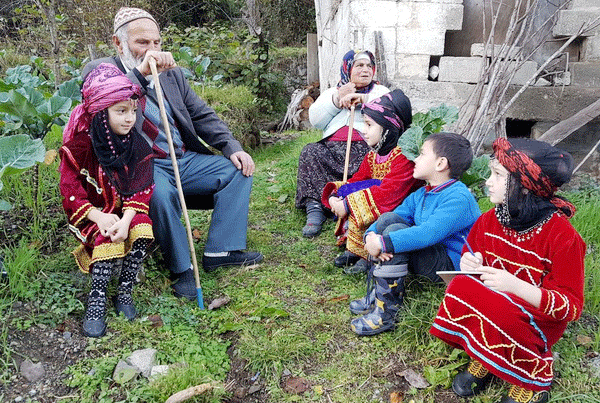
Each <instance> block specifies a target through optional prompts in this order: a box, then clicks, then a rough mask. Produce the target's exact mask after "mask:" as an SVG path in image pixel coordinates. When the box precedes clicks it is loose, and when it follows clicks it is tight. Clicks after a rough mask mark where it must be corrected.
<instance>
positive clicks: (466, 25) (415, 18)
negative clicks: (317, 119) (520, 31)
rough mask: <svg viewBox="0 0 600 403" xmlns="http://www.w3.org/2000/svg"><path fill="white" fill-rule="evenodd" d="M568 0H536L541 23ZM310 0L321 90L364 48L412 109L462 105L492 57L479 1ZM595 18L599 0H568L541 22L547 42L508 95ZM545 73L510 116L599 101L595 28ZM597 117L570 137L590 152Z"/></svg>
mask: <svg viewBox="0 0 600 403" xmlns="http://www.w3.org/2000/svg"><path fill="white" fill-rule="evenodd" d="M511 2H513V4H514V0H507V1H506V2H505V3H507V4H508V5H509V6H510V5H511ZM566 2H567V0H557V1H556V2H548V4H546V2H541V3H540V4H542V5H543V7H547V9H542V10H541V13H540V14H539V18H538V21H537V23H538V24H540V25H541V24H543V22H544V21H545V20H546V18H547V17H548V16H551V15H553V13H554V12H555V10H556V7H557V6H558V5H559V4H562V3H565V4H566ZM315 4H316V7H317V9H316V15H317V36H318V43H319V76H320V81H321V90H324V89H326V88H329V87H331V86H333V85H335V83H337V81H338V80H339V66H340V62H341V60H342V56H343V55H344V53H346V52H347V51H348V50H349V49H369V50H371V51H373V52H374V53H375V55H376V57H377V60H378V69H379V76H378V78H379V80H380V81H381V82H382V83H383V84H385V85H388V86H389V87H390V88H392V89H393V88H401V89H402V90H404V91H405V93H406V94H407V95H408V96H409V97H410V99H411V103H412V105H413V110H414V112H417V111H426V110H428V109H429V108H431V107H433V106H437V105H439V104H441V103H446V104H450V105H455V106H457V107H460V106H461V105H462V104H463V103H464V102H465V101H466V99H467V98H468V96H469V94H470V93H471V91H472V89H473V87H474V85H475V84H474V83H476V82H477V81H478V80H479V72H480V71H481V68H482V66H483V65H484V64H485V63H486V62H487V58H488V57H489V55H485V54H484V52H483V49H484V47H483V42H484V38H483V30H482V28H483V26H482V14H483V11H482V7H483V4H484V2H483V1H481V0H318V1H317V0H315ZM598 16H600V0H572V1H571V2H570V3H569V5H568V8H567V9H564V10H562V11H559V12H558V15H557V20H556V24H555V25H554V27H553V29H552V30H551V29H550V28H545V30H546V32H547V33H548V34H550V36H551V39H552V40H551V41H548V42H546V43H545V44H544V45H543V46H542V47H540V48H539V49H538V50H536V51H535V52H533V55H532V57H531V59H530V60H527V61H525V62H524V63H523V64H522V65H521V67H520V69H519V70H518V72H517V74H516V75H515V76H514V77H513V79H512V81H511V82H512V84H514V85H513V86H511V90H510V94H509V97H510V96H511V95H512V94H514V93H516V91H517V90H518V89H519V88H520V87H521V86H522V85H523V84H524V83H525V82H527V81H528V80H529V79H530V78H532V77H535V74H536V72H537V70H538V68H539V66H540V63H542V62H543V61H544V60H546V58H547V57H548V56H549V55H551V54H552V53H554V52H555V51H556V50H557V49H558V48H559V47H560V46H561V45H562V44H563V43H564V42H565V41H566V40H567V39H568V37H569V36H570V35H572V34H574V33H575V32H577V30H578V29H579V27H581V25H582V24H583V23H584V22H585V21H590V20H593V19H594V18H596V17H598ZM506 20H508V18H507V19H506ZM502 24H505V25H504V26H499V27H498V29H497V31H496V37H497V41H496V43H497V44H499V43H502V40H503V38H502V36H503V33H505V32H506V24H507V21H501V23H500V25H502ZM487 26H489V24H488V25H487ZM526 50H527V49H526ZM525 53H530V52H525ZM508 57H509V59H510V57H512V56H511V55H508ZM382 73H383V74H382ZM544 73H545V75H544V77H542V75H539V77H535V79H534V80H533V85H532V86H531V87H530V88H528V89H527V90H526V91H525V92H524V93H523V94H522V95H521V96H520V98H519V99H518V101H517V102H516V103H515V104H514V105H513V106H512V107H511V108H510V110H509V111H508V114H507V115H506V117H507V118H508V119H512V120H515V121H527V122H529V126H532V125H534V124H535V123H536V122H541V126H540V125H538V126H537V128H538V129H539V127H546V126H548V124H549V123H551V122H557V121H560V120H564V119H566V118H568V117H570V116H572V115H573V114H574V113H576V112H578V111H580V110H581V109H583V108H585V107H586V106H588V105H589V104H591V103H592V102H594V101H596V100H597V99H599V98H600V27H598V28H596V29H594V30H591V31H589V32H587V33H585V35H582V36H581V37H580V38H577V40H576V41H575V42H573V43H572V44H571V45H570V46H569V47H568V48H566V50H565V52H564V54H563V55H562V57H561V59H560V62H559V63H557V64H556V65H555V66H553V67H552V68H551V69H550V70H549V71H548V70H547V71H544ZM598 121H599V120H598V119H596V120H594V121H593V122H592V123H591V124H588V125H586V127H584V128H582V129H581V130H580V131H579V132H576V134H575V135H573V136H572V137H573V138H579V139H580V140H581V141H580V143H581V148H582V149H586V150H589V149H590V147H591V146H592V145H593V142H594V141H596V140H597V139H598V137H600V126H599V124H598V123H597V122H598ZM578 133H579V134H580V135H579V134H578ZM584 133H585V135H584ZM583 140H585V141H583ZM571 142H575V143H577V140H571ZM590 142H591V143H590Z"/></svg>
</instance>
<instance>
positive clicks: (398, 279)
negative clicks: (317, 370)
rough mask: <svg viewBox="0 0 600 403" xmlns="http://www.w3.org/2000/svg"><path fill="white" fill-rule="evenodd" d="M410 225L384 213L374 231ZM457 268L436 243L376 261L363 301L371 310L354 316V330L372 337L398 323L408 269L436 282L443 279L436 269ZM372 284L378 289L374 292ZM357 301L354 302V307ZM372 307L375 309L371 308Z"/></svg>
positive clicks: (392, 214)
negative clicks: (397, 316)
mask: <svg viewBox="0 0 600 403" xmlns="http://www.w3.org/2000/svg"><path fill="white" fill-rule="evenodd" d="M408 227H409V225H408V224H407V223H406V222H405V221H404V220H403V219H402V218H401V217H400V216H398V215H397V214H394V213H384V214H382V215H381V217H379V219H378V220H377V222H376V224H375V232H376V233H377V234H380V235H388V234H390V233H391V232H394V231H397V230H400V229H404V228H408ZM442 270H454V265H453V263H452V260H450V257H449V256H448V253H447V252H446V248H445V247H444V246H443V245H441V244H436V245H433V246H430V247H427V248H424V249H419V250H415V251H411V252H405V253H398V254H395V255H394V257H393V258H392V259H390V260H389V261H387V262H381V263H377V264H374V265H373V266H372V267H371V269H370V270H369V274H368V276H369V277H371V278H369V277H368V278H367V284H368V287H367V288H368V289H367V296H366V297H365V298H363V299H361V300H358V301H361V302H362V305H363V308H364V309H365V310H368V309H372V310H371V311H370V312H369V313H368V314H366V315H363V316H362V317H360V318H357V319H354V320H353V321H352V323H351V327H352V330H353V331H354V332H355V333H357V334H358V335H361V336H369V335H374V334H378V333H381V332H384V331H386V330H389V329H392V328H393V327H394V325H395V323H396V314H397V313H398V310H399V308H400V306H401V305H402V302H403V300H404V294H405V279H406V275H407V274H408V273H409V271H410V272H411V273H413V274H416V275H421V276H425V277H427V278H428V279H430V280H431V281H433V282H436V283H437V282H441V281H442V279H441V278H440V277H439V276H438V275H437V274H436V272H437V271H442ZM371 284H372V285H373V286H374V289H375V292H374V293H373V292H372V289H371ZM358 301H353V302H352V303H351V310H352V311H353V312H358V311H360V309H353V305H354V307H356V306H357V302H358ZM371 307H372V308H371Z"/></svg>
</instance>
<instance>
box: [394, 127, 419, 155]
mask: <svg viewBox="0 0 600 403" xmlns="http://www.w3.org/2000/svg"><path fill="white" fill-rule="evenodd" d="M398 145H399V146H400V148H401V149H402V154H404V156H405V157H406V158H408V159H409V160H411V161H414V160H415V158H417V157H418V156H419V153H420V152H421V146H422V145H423V129H422V128H421V127H420V126H411V127H410V128H408V130H406V131H405V132H404V133H402V136H400V138H399V139H398Z"/></svg>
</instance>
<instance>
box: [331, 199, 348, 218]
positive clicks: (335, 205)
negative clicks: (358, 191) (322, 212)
mask: <svg viewBox="0 0 600 403" xmlns="http://www.w3.org/2000/svg"><path fill="white" fill-rule="evenodd" d="M329 205H330V206H331V211H333V214H335V215H336V217H337V218H345V217H346V216H347V215H348V212H347V211H346V206H345V205H344V199H343V198H341V197H336V196H331V197H330V198H329Z"/></svg>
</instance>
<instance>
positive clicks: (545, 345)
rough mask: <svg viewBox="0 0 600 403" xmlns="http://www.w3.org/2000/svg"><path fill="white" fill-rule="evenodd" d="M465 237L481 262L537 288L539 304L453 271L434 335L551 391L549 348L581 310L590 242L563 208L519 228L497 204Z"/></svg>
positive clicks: (502, 373) (502, 372)
mask: <svg viewBox="0 0 600 403" xmlns="http://www.w3.org/2000/svg"><path fill="white" fill-rule="evenodd" d="M468 241H469V243H470V245H471V246H472V248H473V250H474V251H475V252H481V253H482V255H483V259H484V263H483V264H484V266H491V267H494V268H499V269H504V270H507V271H508V272H510V273H512V274H514V275H516V276H517V277H518V278H520V279H521V280H524V281H527V282H528V283H531V284H533V285H535V286H536V287H538V288H540V289H541V291H542V300H541V304H540V308H535V307H533V306H532V305H530V304H529V303H527V302H525V301H524V300H522V299H520V298H518V297H516V296H515V295H513V294H508V293H502V292H497V291H493V290H491V289H489V288H487V287H486V286H485V285H483V283H482V282H481V281H480V280H479V279H478V278H477V277H476V276H456V277H455V278H454V280H452V282H451V283H450V284H449V285H448V289H447V290H446V295H445V297H444V300H443V301H442V304H441V306H440V309H439V312H438V314H437V316H436V318H435V320H434V322H433V326H432V327H431V329H430V332H431V334H433V335H434V336H437V337H439V338H440V339H442V340H443V341H445V342H446V343H448V344H450V345H452V346H454V347H456V348H460V349H463V350H465V351H466V352H467V353H468V354H469V355H470V356H471V357H472V358H475V359H477V360H479V361H481V363H483V365H484V366H485V367H486V368H487V369H488V370H489V371H490V372H491V373H493V374H494V375H496V376H498V377H499V378H501V379H503V380H505V381H507V382H509V383H511V384H514V385H518V386H522V387H524V388H526V389H530V390H535V391H541V390H548V389H549V388H550V384H551V382H552V378H553V370H552V361H553V360H552V351H551V347H552V346H553V345H554V344H555V343H556V342H557V341H558V340H559V339H560V337H561V336H562V334H563V332H564V331H565V328H566V326H567V323H568V322H570V321H572V320H575V319H577V318H578V317H579V316H580V315H581V309H582V306H583V287H584V266H583V261H584V255H585V243H584V242H583V240H582V239H581V236H580V235H579V234H578V233H577V231H575V229H574V228H573V226H572V225H571V224H570V223H569V221H568V220H567V218H566V217H565V216H564V215H562V214H559V213H554V214H553V215H552V216H551V217H550V219H549V220H547V222H545V223H543V224H542V225H538V226H536V227H534V228H532V229H530V230H528V231H527V232H525V233H517V232H516V231H514V230H512V229H509V228H507V227H504V226H502V225H501V224H500V223H499V222H498V219H497V218H496V215H495V213H494V209H492V210H490V211H488V212H487V213H485V214H484V215H482V216H481V217H480V218H479V219H478V220H477V222H476V223H475V225H474V226H473V228H472V229H471V232H470V233H469V236H468ZM463 253H467V252H466V249H464V248H463Z"/></svg>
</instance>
